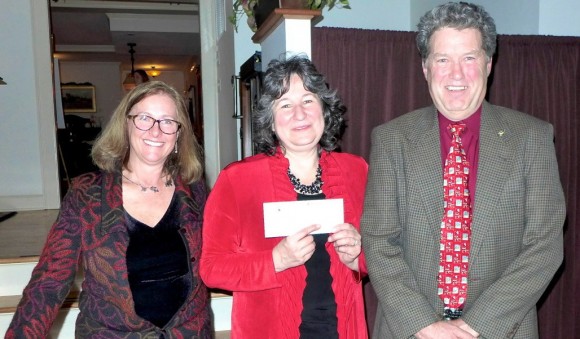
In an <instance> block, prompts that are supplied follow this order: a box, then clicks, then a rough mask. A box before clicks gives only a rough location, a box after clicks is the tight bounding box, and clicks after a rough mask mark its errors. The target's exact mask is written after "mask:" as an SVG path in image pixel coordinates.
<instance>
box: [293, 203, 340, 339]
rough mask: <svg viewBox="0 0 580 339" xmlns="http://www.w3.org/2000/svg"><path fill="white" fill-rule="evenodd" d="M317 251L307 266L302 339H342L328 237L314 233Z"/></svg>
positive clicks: (301, 325) (303, 300)
mask: <svg viewBox="0 0 580 339" xmlns="http://www.w3.org/2000/svg"><path fill="white" fill-rule="evenodd" d="M325 198H326V196H325V195H324V193H320V194H316V195H303V194H298V200H317V199H325ZM313 236H314V241H315V242H316V249H315V250H314V254H313V255H312V257H311V258H310V259H309V260H308V261H307V262H306V263H305V264H304V266H305V267H306V272H307V274H308V275H307V276H306V288H305V289H304V294H303V295H302V305H303V306H304V309H303V310H302V314H301V318H302V322H301V324H300V338H301V339H310V338H312V339H322V338H324V339H332V338H338V330H337V318H336V300H335V297H334V291H332V286H331V284H332V276H331V275H330V256H329V255H328V252H327V251H326V247H325V245H326V242H327V239H328V234H313Z"/></svg>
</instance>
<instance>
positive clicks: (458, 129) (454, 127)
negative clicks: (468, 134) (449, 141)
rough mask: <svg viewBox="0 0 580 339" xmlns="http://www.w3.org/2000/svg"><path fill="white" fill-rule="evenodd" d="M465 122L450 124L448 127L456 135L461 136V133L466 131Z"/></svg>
mask: <svg viewBox="0 0 580 339" xmlns="http://www.w3.org/2000/svg"><path fill="white" fill-rule="evenodd" d="M466 127H467V126H465V124H450V125H449V126H447V129H448V130H449V131H450V132H451V133H452V134H453V136H454V137H456V138H459V137H460V136H461V134H463V132H464V131H465V128H466Z"/></svg>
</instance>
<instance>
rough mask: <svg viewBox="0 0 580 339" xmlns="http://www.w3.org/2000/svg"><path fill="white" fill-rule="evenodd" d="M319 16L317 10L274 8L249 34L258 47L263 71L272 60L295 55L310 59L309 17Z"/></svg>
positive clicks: (310, 22)
mask: <svg viewBox="0 0 580 339" xmlns="http://www.w3.org/2000/svg"><path fill="white" fill-rule="evenodd" d="M320 15H321V11H319V10H309V9H289V8H276V9H275V10H274V12H272V14H270V16H268V18H267V19H266V21H265V22H264V24H263V25H262V26H261V27H260V29H259V30H258V31H257V32H256V34H254V36H253V37H252V41H254V43H258V44H260V45H261V46H262V65H263V66H262V67H263V70H264V71H265V70H266V69H267V67H268V63H269V62H270V61H271V60H272V59H278V58H281V57H282V58H285V57H289V56H292V55H296V54H305V55H307V56H308V58H309V59H310V58H311V57H312V55H311V50H312V46H311V29H312V19H313V18H316V17H319V16H320Z"/></svg>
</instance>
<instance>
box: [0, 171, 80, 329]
mask: <svg viewBox="0 0 580 339" xmlns="http://www.w3.org/2000/svg"><path fill="white" fill-rule="evenodd" d="M82 179H85V180H90V178H88V177H84V178H82ZM83 186H84V185H83V182H77V183H76V184H75V187H73V188H71V190H70V191H69V192H68V193H67V194H66V196H65V198H64V199H63V201H62V204H61V209H60V213H59V216H58V218H57V220H56V222H55V223H54V224H53V225H52V228H51V230H50V232H49V234H48V237H47V240H46V243H45V245H44V248H43V250H42V253H41V255H40V258H39V262H38V264H37V265H36V267H35V268H34V270H33V271H32V276H31V278H30V281H29V282H28V285H27V286H26V288H25V289H24V291H23V295H22V299H21V300H20V303H19V304H18V307H17V309H16V313H15V314H14V317H13V318H12V322H11V324H10V327H9V328H8V331H7V332H6V338H45V337H47V336H48V333H49V331H50V328H51V326H52V323H53V321H54V319H55V318H56V316H57V314H58V311H59V309H60V307H61V305H62V303H63V302H64V300H65V298H66V296H67V295H68V293H69V290H70V288H71V286H72V283H73V281H74V278H75V274H76V270H77V264H78V261H79V255H80V249H81V234H82V233H81V228H82V227H81V225H82V222H81V215H80V214H81V208H80V206H79V205H80V202H81V201H82V200H83V199H82V196H83V195H85V193H84V191H85V190H83V189H82V187H83Z"/></svg>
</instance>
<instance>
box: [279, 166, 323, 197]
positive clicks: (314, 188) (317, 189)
mask: <svg viewBox="0 0 580 339" xmlns="http://www.w3.org/2000/svg"><path fill="white" fill-rule="evenodd" d="M287 173H288V179H290V182H291V183H292V185H293V186H294V191H296V192H297V193H300V194H304V195H314V194H320V193H322V185H323V184H324V182H323V181H322V168H321V167H320V164H318V168H317V169H316V179H314V181H313V182H312V184H310V185H308V186H307V185H304V184H303V183H301V182H300V179H298V178H296V176H295V175H294V174H292V172H290V167H288V172H287Z"/></svg>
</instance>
